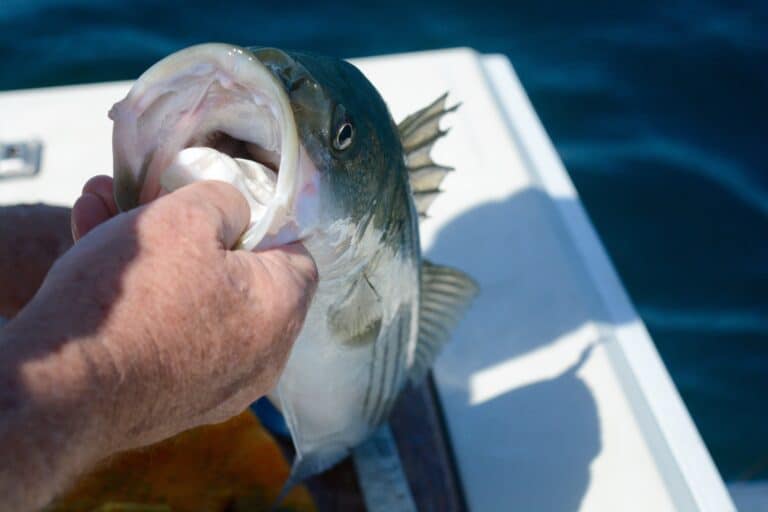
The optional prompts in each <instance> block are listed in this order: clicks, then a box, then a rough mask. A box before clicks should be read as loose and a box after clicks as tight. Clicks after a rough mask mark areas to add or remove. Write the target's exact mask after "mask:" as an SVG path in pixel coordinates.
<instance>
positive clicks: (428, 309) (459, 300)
mask: <svg viewBox="0 0 768 512" xmlns="http://www.w3.org/2000/svg"><path fill="white" fill-rule="evenodd" d="M477 292H478V286H477V283H475V281H474V280H473V279H472V278H471V277H469V276H468V275H466V274H465V273H463V272H461V271H459V270H456V269H454V268H450V267H444V266H441V265H435V264H434V263H431V262H429V261H427V260H424V261H423V262H422V265H421V297H420V300H419V338H418V341H417V343H416V356H415V359H414V363H413V367H412V368H411V372H410V374H409V378H410V380H411V382H412V383H414V384H417V383H418V382H419V381H421V379H422V378H423V377H424V375H426V373H427V371H428V370H429V368H430V367H431V366H432V363H433V362H434V361H435V357H437V354H438V352H440V348H442V346H443V345H444V344H445V342H446V341H448V338H449V336H450V333H451V330H453V328H454V327H455V326H456V324H457V323H458V321H459V319H460V318H461V317H462V315H463V314H464V311H465V310H466V309H467V307H468V306H469V303H470V302H471V301H472V299H473V298H474V297H475V295H477Z"/></svg>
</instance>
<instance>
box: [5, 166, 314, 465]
mask: <svg viewBox="0 0 768 512" xmlns="http://www.w3.org/2000/svg"><path fill="white" fill-rule="evenodd" d="M108 180H109V179H108V178H103V177H102V178H98V179H97V180H96V181H93V180H92V181H91V182H89V185H86V188H85V189H84V194H83V197H81V198H80V199H79V200H78V202H77V203H76V205H75V207H74V209H73V212H72V231H73V234H74V235H75V237H77V238H78V241H77V243H76V244H75V246H74V247H73V248H72V249H71V250H70V251H68V252H67V253H66V254H65V255H64V256H63V257H62V258H61V259H59V260H58V261H57V262H56V263H55V265H54V266H53V268H52V269H51V271H50V272H49V274H48V276H47V278H46V280H45V282H44V283H43V285H42V287H41V288H40V290H39V292H38V294H37V295H36V296H35V298H34V299H33V301H32V302H31V303H30V304H29V306H28V307H27V308H25V310H23V311H22V312H21V313H20V314H19V316H18V317H17V318H16V320H14V321H13V322H11V323H10V324H9V325H8V326H7V328H6V332H4V339H3V341H2V344H3V349H4V350H6V351H12V352H14V353H15V355H16V360H18V361H22V363H21V365H20V366H21V368H22V371H20V372H18V374H19V382H17V383H16V384H17V385H18V386H20V387H21V388H23V390H24V394H25V395H26V396H27V397H30V398H31V399H33V400H37V401H39V402H40V404H42V405H44V406H45V409H46V410H47V411H49V412H50V414H59V415H62V414H63V415H65V414H66V412H65V411H66V410H67V409H71V408H72V407H73V406H74V407H76V408H80V412H79V414H80V415H82V416H83V418H85V419H83V420H81V421H80V422H79V425H78V428H80V429H81V430H83V431H87V432H88V435H89V437H90V439H89V441H90V442H91V444H92V445H93V446H94V447H98V450H96V451H97V452H99V453H97V454H94V456H95V457H101V456H104V455H106V454H108V453H111V452H113V451H117V450H122V449H127V448H131V447H136V446H140V445H145V444H148V443H151V442H154V441H158V440H160V439H163V438H165V437H168V436H170V435H172V434H175V433H177V432H179V431H181V430H185V429H188V428H191V427H194V426H196V425H200V424H204V423H212V422H218V421H222V420H224V419H226V418H228V417H230V416H232V415H234V414H237V413H239V412H241V411H242V410H243V409H244V408H246V407H247V406H248V404H250V403H251V402H252V401H254V400H255V399H256V398H258V397H260V396H262V395H264V394H265V393H267V392H268V391H269V390H271V388H272V387H273V386H274V384H275V383H276V380H277V378H278V376H279V374H280V372H281V370H282V368H283V366H284V364H285V361H286V359H287V356H288V354H289V351H290V348H291V346H292V343H293V341H294V340H295V338H296V336H297V335H298V332H299V330H300V328H301V325H302V322H303V319H304V316H305V314H306V311H307V308H308V306H309V302H310V299H311V296H312V293H313V291H314V287H315V284H316V281H317V270H316V268H315V266H314V263H313V261H312V259H311V257H310V256H309V255H308V253H307V252H306V250H304V248H303V247H302V246H301V245H299V244H293V245H291V246H287V247H283V248H278V249H273V250H269V251H264V252H261V253H251V252H246V251H240V250H238V251H232V250H228V248H229V247H231V246H232V245H234V243H235V242H236V240H237V238H238V237H239V235H240V234H241V233H242V231H243V230H244V228H245V227H246V225H247V222H248V218H249V210H248V206H247V203H246V202H245V200H244V198H243V197H242V196H241V195H240V193H239V192H237V191H236V190H235V189H234V188H233V187H231V186H229V185H227V184H223V183H215V182H204V183H196V184H193V185H190V186H187V187H184V188H182V189H180V190H178V191H176V192H174V193H172V194H168V195H166V196H164V197H161V198H160V199H158V200H156V201H155V202H153V203H150V204H148V205H145V206H142V207H140V208H137V209H135V210H132V211H130V212H126V213H122V214H119V215H116V209H115V208H114V201H113V200H112V194H111V182H109V181H108ZM106 185H109V186H106ZM41 324H45V325H46V326H47V327H46V332H47V334H45V333H43V335H41V336H37V337H35V338H34V339H26V340H25V342H24V343H15V342H14V339H15V338H19V337H27V338H28V337H29V336H25V330H26V329H29V328H30V327H31V326H35V325H41Z"/></svg>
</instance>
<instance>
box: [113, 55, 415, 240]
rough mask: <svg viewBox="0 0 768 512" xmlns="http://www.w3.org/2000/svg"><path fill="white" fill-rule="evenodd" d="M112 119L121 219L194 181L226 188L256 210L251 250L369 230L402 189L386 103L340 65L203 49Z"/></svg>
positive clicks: (161, 75)
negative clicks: (343, 226) (342, 228)
mask: <svg viewBox="0 0 768 512" xmlns="http://www.w3.org/2000/svg"><path fill="white" fill-rule="evenodd" d="M110 117H111V118H112V119H113V121H114V129H113V155H114V162H113V164H114V176H115V181H114V190H115V199H116V202H117V204H118V206H119V207H120V209H121V210H127V209H130V208H133V207H136V206H139V205H141V204H145V203H148V202H150V201H152V200H154V199H155V198H157V197H158V196H159V195H161V194H162V193H163V191H168V190H173V189H175V188H178V187H179V186H182V185H184V184H186V183H189V182H191V181H196V180H199V179H220V180H223V181H228V182H230V183H232V184H233V185H235V186H236V187H237V188H238V189H240V190H241V192H244V195H245V196H246V199H248V202H249V204H250V206H251V223H250V225H249V226H248V228H247V230H246V231H245V233H244V234H243V236H242V238H241V241H240V245H241V246H242V247H244V248H246V249H253V248H267V247H270V246H274V245H280V244H283V243H288V242H291V241H295V240H304V239H307V238H309V237H312V236H313V235H315V234H316V233H318V232H319V231H322V230H324V229H326V228H327V227H328V226H331V225H333V224H334V223H338V221H339V220H340V219H352V222H353V223H356V224H359V220H360V219H362V218H366V217H367V216H370V215H371V213H370V212H372V211H373V210H374V209H375V208H374V207H375V206H376V205H378V204H380V203H381V198H383V197H385V196H387V195H391V194H392V189H393V186H392V185H393V184H394V183H395V182H398V183H400V185H401V187H402V184H403V183H404V179H403V176H400V178H399V180H398V178H396V175H397V174H398V172H397V171H398V170H402V169H403V168H404V167H403V166H404V160H403V153H402V146H401V144H400V140H399V137H398V133H397V128H396V126H395V124H394V122H393V121H392V118H391V116H390V114H389V112H388V110H387V107H386V105H385V104H384V101H383V100H382V99H381V97H380V96H379V94H378V92H377V91H376V89H375V88H374V87H373V85H371V84H370V82H369V81H368V80H367V79H366V78H365V77H364V76H363V74H362V73H361V72H360V71H359V70H357V68H355V67H354V66H353V65H351V64H349V63H347V62H345V61H343V60H340V59H333V58H327V57H315V56H310V55H305V54H298V53H288V52H285V51H282V50H279V49H275V48H250V49H246V48H241V47H237V46H233V45H227V44H215V43H214V44H204V45H198V46H193V47H190V48H187V49H184V50H181V51H179V52H176V53H174V54H172V55H170V56H168V57H166V58H165V59H163V60H161V61H160V62H158V63H157V64H155V65H154V66H152V67H151V68H150V69H148V70H147V71H146V72H145V73H144V74H143V75H142V76H141V77H140V78H139V79H138V80H137V81H136V83H135V84H134V86H133V87H132V89H131V90H130V92H129V93H128V96H127V97H126V98H125V99H123V100H122V101H121V102H119V103H117V104H116V105H115V106H114V107H113V108H112V110H111V111H110ZM400 174H402V173H400Z"/></svg>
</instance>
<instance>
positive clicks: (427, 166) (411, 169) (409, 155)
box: [397, 92, 459, 217]
mask: <svg viewBox="0 0 768 512" xmlns="http://www.w3.org/2000/svg"><path fill="white" fill-rule="evenodd" d="M447 97H448V93H447V92H446V93H444V94H443V95H442V96H440V97H439V98H437V99H436V100H435V101H433V102H432V103H431V104H429V105H428V106H426V107H424V108H423V109H421V110H419V111H418V112H414V113H413V114H411V115H409V116H408V117H406V118H405V119H403V120H402V121H401V122H400V124H399V125H398V126H397V128H398V130H399V131H400V140H401V142H402V144H403V152H404V153H405V164H406V166H407V167H408V176H409V180H410V182H411V191H412V192H413V199H414V203H415V204H416V210H417V211H418V212H419V215H420V216H422V217H423V216H425V215H426V213H427V209H428V208H429V205H431V204H432V201H434V199H435V197H437V194H438V193H439V192H440V183H441V182H442V181H443V178H445V175H446V174H448V173H449V172H450V171H452V170H453V168H452V167H446V166H443V165H437V164H436V163H435V162H433V161H432V157H431V156H430V154H429V153H430V151H432V146H433V145H434V144H435V141H437V139H439V138H440V137H442V136H443V135H445V134H446V133H448V130H441V129H440V119H442V117H443V116H444V115H445V114H447V113H449V112H453V111H454V110H456V109H457V108H459V105H458V104H457V105H454V106H452V107H449V108H446V107H445V100H446V98H447Z"/></svg>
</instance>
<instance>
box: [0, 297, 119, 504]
mask: <svg viewBox="0 0 768 512" xmlns="http://www.w3.org/2000/svg"><path fill="white" fill-rule="evenodd" d="M36 309H37V308H35V307H34V306H32V307H31V308H28V309H27V310H25V311H24V312H22V314H21V315H20V316H19V317H18V318H16V319H15V320H14V321H12V322H10V323H9V324H8V325H6V326H5V327H4V328H3V330H2V331H0V353H1V354H2V359H1V360H0V380H1V381H2V385H1V386H0V496H1V497H2V499H0V510H3V511H5V510H13V511H25V510H37V509H38V508H39V507H41V506H43V505H45V504H46V503H47V502H48V501H49V500H50V499H51V498H52V497H53V496H54V495H55V493H56V492H58V491H59V490H61V489H62V487H63V486H65V485H66V484H67V483H68V482H69V481H71V480H72V478H74V476H76V475H77V474H79V473H80V472H82V471H83V470H85V469H86V468H88V467H89V466H90V465H92V464H93V463H94V462H96V461H97V460H98V459H99V458H101V457H102V456H103V455H104V453H105V451H107V448H106V447H107V444H108V443H109V440H108V439H106V438H105V431H104V428H103V427H104V425H102V423H104V422H103V420H102V417H103V415H102V414H100V413H99V409H100V408H103V404H104V402H105V400H104V399H103V398H101V397H99V396H98V393H97V394H94V393H93V390H94V389H97V388H96V386H97V385H98V384H97V383H96V382H94V379H95V377H94V376H93V371H92V369H91V368H89V358H88V357H84V353H83V350H82V346H83V345H82V343H83V342H84V341H85V340H82V339H79V340H77V341H75V340H68V339H66V338H63V337H62V338H60V339H52V338H50V333H51V332H53V331H54V330H52V329H51V328H50V327H51V319H50V318H45V315H41V314H39V312H38V311H36ZM101 384H102V385H103V384H104V383H103V382H102V383H101Z"/></svg>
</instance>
